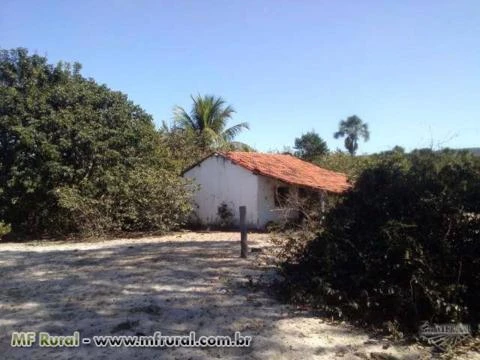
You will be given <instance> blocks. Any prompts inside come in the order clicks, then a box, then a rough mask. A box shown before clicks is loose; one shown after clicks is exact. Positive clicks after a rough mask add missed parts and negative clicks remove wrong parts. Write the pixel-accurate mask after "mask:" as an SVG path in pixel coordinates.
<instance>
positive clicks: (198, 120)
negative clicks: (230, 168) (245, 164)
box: [173, 95, 249, 147]
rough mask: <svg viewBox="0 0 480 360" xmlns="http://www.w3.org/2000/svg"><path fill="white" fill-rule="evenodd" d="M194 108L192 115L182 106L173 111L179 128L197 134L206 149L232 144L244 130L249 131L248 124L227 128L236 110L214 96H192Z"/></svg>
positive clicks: (243, 123)
mask: <svg viewBox="0 0 480 360" xmlns="http://www.w3.org/2000/svg"><path fill="white" fill-rule="evenodd" d="M191 98H192V100H193V106H192V110H191V111H190V113H187V111H185V109H183V108H182V107H180V106H176V107H175V108H174V110H173V115H174V121H175V126H176V127H177V128H180V129H183V130H187V131H193V132H195V133H196V134H197V135H198V136H199V139H200V141H201V144H202V145H203V146H205V147H208V146H213V147H219V146H222V145H225V144H228V143H230V142H231V141H232V140H233V139H234V138H235V136H236V135H238V134H239V133H240V132H241V131H242V130H244V129H249V125H248V123H246V122H242V123H240V124H237V125H233V126H231V127H229V128H227V122H228V120H230V119H231V118H232V116H233V114H234V113H235V110H234V109H233V108H232V107H231V106H230V105H226V103H225V100H223V99H222V98H221V97H215V96H213V95H204V96H202V95H197V96H196V97H193V96H191Z"/></svg>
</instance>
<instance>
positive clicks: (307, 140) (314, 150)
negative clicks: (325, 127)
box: [295, 130, 328, 161]
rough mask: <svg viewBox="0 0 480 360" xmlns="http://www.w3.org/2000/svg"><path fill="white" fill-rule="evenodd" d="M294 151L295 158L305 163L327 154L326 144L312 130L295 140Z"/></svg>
mask: <svg viewBox="0 0 480 360" xmlns="http://www.w3.org/2000/svg"><path fill="white" fill-rule="evenodd" d="M295 149H296V151H295V156H297V157H299V158H301V159H304V160H307V161H312V160H314V159H315V158H318V157H321V156H323V155H326V154H328V146H327V143H326V142H325V141H324V140H323V139H322V138H321V137H320V136H318V134H317V133H316V132H315V131H313V130H312V131H309V132H307V133H305V134H303V135H302V136H301V137H299V138H296V139H295Z"/></svg>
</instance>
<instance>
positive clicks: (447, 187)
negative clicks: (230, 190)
mask: <svg viewBox="0 0 480 360" xmlns="http://www.w3.org/2000/svg"><path fill="white" fill-rule="evenodd" d="M379 159H380V158H379ZM479 214H480V159H479V158H477V157H475V156H473V155H471V154H469V153H467V152H459V151H453V150H445V151H442V152H433V151H431V150H416V151H413V152H412V153H410V154H402V153H401V151H397V152H396V153H393V152H392V153H390V154H385V155H382V157H381V160H380V161H377V162H375V163H373V164H372V166H369V167H367V168H365V169H364V170H363V171H362V172H361V174H360V175H359V176H358V178H357V179H356V181H355V182H354V183H353V186H352V188H351V189H350V190H348V191H347V192H346V193H345V194H344V197H343V198H342V200H341V201H340V202H337V204H336V205H335V206H334V207H333V208H332V209H331V210H330V211H329V212H328V213H327V214H326V217H325V221H324V222H323V223H321V224H320V223H318V224H317V226H316V230H317V231H316V232H315V234H316V238H315V239H314V240H312V241H310V242H309V243H308V244H307V245H306V246H305V247H303V248H301V247H300V249H299V251H297V250H296V249H297V247H290V249H293V250H291V251H290V256H291V257H290V258H289V259H288V260H287V262H286V263H285V270H286V273H285V274H286V279H287V280H286V282H285V285H286V288H287V292H286V295H287V296H289V297H290V299H291V300H293V301H295V302H299V301H302V302H307V303H308V304H309V305H314V306H318V307H319V308H321V309H322V310H325V311H327V312H331V313H332V314H334V315H336V316H339V317H351V318H353V319H361V320H362V321H365V322H369V323H373V324H376V325H380V324H382V323H386V322H390V323H392V324H398V325H399V326H400V327H401V330H402V331H404V330H407V331H415V330H416V329H417V326H418V324H419V323H420V322H421V321H423V320H427V319H428V320H430V321H433V322H442V323H443V322H458V321H461V322H467V323H478V321H479V319H480V316H479V314H480V291H479V287H478V283H479V281H480V262H479V261H478V259H479V258H480V246H479V241H478V240H479V235H478V234H479V233H480V216H479ZM379 270H381V271H379Z"/></svg>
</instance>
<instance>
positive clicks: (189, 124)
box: [173, 106, 198, 130]
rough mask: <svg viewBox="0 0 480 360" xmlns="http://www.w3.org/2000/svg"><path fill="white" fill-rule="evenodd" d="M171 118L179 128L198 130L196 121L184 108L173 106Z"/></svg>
mask: <svg viewBox="0 0 480 360" xmlns="http://www.w3.org/2000/svg"><path fill="white" fill-rule="evenodd" d="M173 120H174V123H175V126H176V127H178V128H181V129H190V130H198V126H197V124H196V122H195V121H194V120H193V119H192V118H191V117H190V115H188V113H187V112H186V111H185V109H184V108H182V107H180V106H175V107H174V108H173Z"/></svg>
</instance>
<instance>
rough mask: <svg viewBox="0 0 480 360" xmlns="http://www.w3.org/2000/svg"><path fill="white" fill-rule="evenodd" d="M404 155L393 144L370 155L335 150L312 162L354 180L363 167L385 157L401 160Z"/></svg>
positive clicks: (402, 151)
mask: <svg viewBox="0 0 480 360" xmlns="http://www.w3.org/2000/svg"><path fill="white" fill-rule="evenodd" d="M404 155H405V152H404V150H403V149H402V148H401V147H399V146H395V147H394V148H393V149H392V150H391V151H386V152H383V153H378V154H372V155H359V156H350V155H349V154H347V153H345V152H342V151H336V152H333V153H330V154H328V155H327V156H323V157H321V158H317V159H315V161H314V162H315V164H316V165H318V166H320V167H323V168H325V169H329V170H333V171H338V172H343V173H345V174H347V175H348V177H349V179H350V180H351V181H355V179H356V178H357V177H358V176H359V175H360V174H361V173H362V172H363V171H364V170H365V169H368V168H371V167H372V166H374V165H375V164H377V163H380V162H382V161H385V160H386V159H390V160H392V161H393V160H394V159H397V160H399V161H401V159H402V158H403V157H404Z"/></svg>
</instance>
